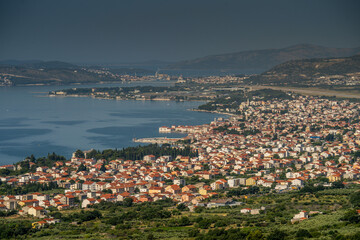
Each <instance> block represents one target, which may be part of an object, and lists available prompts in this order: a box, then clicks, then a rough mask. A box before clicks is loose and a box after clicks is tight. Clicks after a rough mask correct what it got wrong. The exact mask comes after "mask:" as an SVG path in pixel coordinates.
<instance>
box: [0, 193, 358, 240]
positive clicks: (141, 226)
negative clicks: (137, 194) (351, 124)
mask: <svg viewBox="0 0 360 240" xmlns="http://www.w3.org/2000/svg"><path fill="white" fill-rule="evenodd" d="M245 190H246V191H245ZM359 190H360V188H359V186H347V187H346V188H333V189H318V190H317V191H315V192H309V191H292V192H289V193H283V194H272V193H268V194H264V193H263V191H259V189H258V188H257V187H252V188H249V189H245V188H244V189H243V192H240V193H239V192H238V191H236V190H234V191H232V193H231V194H229V196H230V195H231V197H232V198H235V199H236V200H237V201H241V202H243V203H244V204H243V205H241V206H238V207H219V208H204V207H197V208H196V210H195V211H194V212H190V211H189V209H188V208H187V207H186V205H184V204H179V205H176V204H175V203H174V202H173V201H172V200H170V199H165V200H160V201H156V202H149V203H133V201H132V199H131V198H126V199H125V200H124V201H123V202H116V203H109V202H108V203H107V202H102V203H100V204H96V205H93V206H92V207H91V208H90V209H84V210H64V211H58V210H56V209H52V210H51V211H50V215H51V216H53V217H56V218H58V219H61V223H59V224H56V225H46V226H45V227H43V228H39V229H32V228H31V224H30V223H31V221H28V220H15V219H13V218H12V216H8V217H6V216H3V220H2V221H1V222H0V224H1V227H0V238H1V239H44V240H45V239H74V238H75V239H111V238H115V239H194V240H195V239H199V240H200V239H232V240H233V239H247V240H249V239H263V240H278V239H280V240H287V239H289V240H290V239H308V238H311V239H329V240H330V239H341V240H342V239H344V240H355V239H358V238H359V236H360V230H359V229H360V228H359V227H360V225H359V224H360V215H359V214H358V213H357V211H356V210H357V209H358V206H359V205H358V204H359V202H358V199H359V198H358V196H359V193H360V191H359ZM229 192H230V191H229ZM244 194H246V196H247V198H244ZM261 207H265V208H264V209H263V210H261V211H260V213H259V214H255V215H251V214H243V213H241V212H240V210H241V209H242V208H251V209H256V208H261ZM302 210H305V211H308V212H310V211H313V213H312V214H310V218H309V219H307V220H304V221H301V222H299V223H295V224H291V222H290V220H291V219H292V217H293V216H294V215H295V214H297V213H299V212H300V211H302ZM33 221H34V220H33Z"/></svg>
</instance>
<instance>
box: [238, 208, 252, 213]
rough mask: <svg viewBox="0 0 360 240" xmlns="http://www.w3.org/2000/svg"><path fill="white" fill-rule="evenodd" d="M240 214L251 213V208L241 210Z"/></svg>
mask: <svg viewBox="0 0 360 240" xmlns="http://www.w3.org/2000/svg"><path fill="white" fill-rule="evenodd" d="M240 212H241V213H244V214H246V213H250V212H251V208H243V209H241V210H240Z"/></svg>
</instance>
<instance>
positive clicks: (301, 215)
mask: <svg viewBox="0 0 360 240" xmlns="http://www.w3.org/2000/svg"><path fill="white" fill-rule="evenodd" d="M308 218H309V214H308V212H306V211H301V212H299V213H298V214H295V216H294V217H293V218H292V219H291V223H293V224H294V223H295V222H300V221H303V220H306V219H308Z"/></svg>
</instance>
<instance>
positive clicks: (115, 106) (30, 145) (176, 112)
mask: <svg viewBox="0 0 360 240" xmlns="http://www.w3.org/2000/svg"><path fill="white" fill-rule="evenodd" d="M170 84H171V83H161V82H151V83H149V82H146V83H132V84H118V85H115V84H108V85H97V86H137V85H155V86H167V85H170ZM92 86H95V85H86V86H85V85H76V86H74V85H72V86H31V87H16V88H0V164H9V163H14V162H18V161H20V160H22V159H24V158H25V157H26V156H29V155H31V154H34V155H35V156H36V157H40V156H46V155H47V154H48V153H52V152H55V153H57V154H61V155H64V156H66V157H70V155H71V153H72V152H73V151H75V150H76V149H82V150H88V149H91V148H94V149H99V150H102V149H107V148H123V147H127V146H135V145H139V143H134V142H132V139H133V138H142V137H159V136H167V137H180V136H183V135H180V134H160V133H159V132H158V128H159V127H160V126H163V125H166V126H170V125H173V124H174V125H196V124H204V123H208V122H210V121H211V120H212V119H214V118H215V117H219V116H220V115H217V114H212V113H204V112H194V111H188V109H191V108H195V107H197V106H198V105H200V104H202V103H201V102H171V101H164V102H163V101H161V102H159V101H114V100H99V99H92V98H62V97H47V93H48V92H49V91H51V90H59V89H65V88H72V87H92Z"/></svg>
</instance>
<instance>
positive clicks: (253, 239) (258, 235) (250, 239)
mask: <svg viewBox="0 0 360 240" xmlns="http://www.w3.org/2000/svg"><path fill="white" fill-rule="evenodd" d="M260 239H264V235H263V234H262V232H260V231H259V230H255V231H251V232H250V233H249V235H248V236H247V237H246V240H260Z"/></svg>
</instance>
